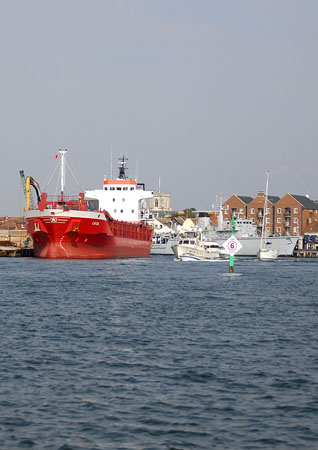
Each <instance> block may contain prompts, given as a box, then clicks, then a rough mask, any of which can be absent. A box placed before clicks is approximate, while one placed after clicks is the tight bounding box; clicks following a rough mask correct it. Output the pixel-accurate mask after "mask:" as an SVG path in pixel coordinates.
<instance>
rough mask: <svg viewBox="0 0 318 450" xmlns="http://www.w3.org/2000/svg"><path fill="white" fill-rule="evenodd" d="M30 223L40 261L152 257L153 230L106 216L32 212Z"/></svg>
mask: <svg viewBox="0 0 318 450" xmlns="http://www.w3.org/2000/svg"><path fill="white" fill-rule="evenodd" d="M26 222H27V230H28V233H29V234H30V235H31V237H32V240H33V245H34V256H35V257H38V258H52V259H70V258H71V259H106V258H142V257H147V256H149V253H150V248H151V242H152V232H153V230H152V229H151V228H150V227H149V226H147V225H145V224H141V223H133V222H121V221H116V220H113V219H112V218H111V217H110V216H109V215H108V214H107V213H105V212H101V211H94V212H91V211H78V212H74V211H61V212H59V211H56V210H55V211H47V210H46V211H38V210H37V211H29V212H28V213H27V214H26Z"/></svg>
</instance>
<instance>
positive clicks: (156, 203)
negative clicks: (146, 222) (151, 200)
mask: <svg viewBox="0 0 318 450" xmlns="http://www.w3.org/2000/svg"><path fill="white" fill-rule="evenodd" d="M158 206H159V201H158V199H157V198H156V200H155V208H158Z"/></svg>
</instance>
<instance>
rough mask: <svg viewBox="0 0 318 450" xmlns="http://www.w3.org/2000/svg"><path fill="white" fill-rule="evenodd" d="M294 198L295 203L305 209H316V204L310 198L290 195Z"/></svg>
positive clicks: (317, 204)
mask: <svg viewBox="0 0 318 450" xmlns="http://www.w3.org/2000/svg"><path fill="white" fill-rule="evenodd" d="M290 195H291V196H292V197H294V199H295V200H297V202H299V203H300V204H301V205H302V206H303V207H304V208H306V209H318V203H316V202H314V201H313V200H311V199H310V198H308V197H306V195H294V194H290Z"/></svg>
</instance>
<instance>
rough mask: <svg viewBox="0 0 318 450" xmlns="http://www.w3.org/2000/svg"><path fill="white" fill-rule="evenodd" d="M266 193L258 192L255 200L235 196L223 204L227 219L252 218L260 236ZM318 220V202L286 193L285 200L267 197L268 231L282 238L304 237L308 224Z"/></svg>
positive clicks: (283, 198) (224, 215)
mask: <svg viewBox="0 0 318 450" xmlns="http://www.w3.org/2000/svg"><path fill="white" fill-rule="evenodd" d="M264 202H265V194H264V191H259V192H258V193H257V197H255V198H254V199H253V198H252V197H248V196H241V195H236V194H233V195H232V197H230V198H229V199H228V200H227V201H226V202H225V203H224V204H223V217H224V220H231V218H232V216H234V217H235V218H236V219H238V218H240V219H249V220H252V222H253V223H254V224H255V225H256V226H257V231H258V233H259V234H260V233H261V229H262V221H263V216H264ZM315 221H318V202H316V201H313V200H311V199H310V198H308V197H306V196H305V195H292V194H286V195H284V196H283V197H282V198H279V197H277V196H274V195H269V196H268V201H267V214H266V223H265V227H266V232H267V233H269V234H276V235H282V236H296V235H304V231H305V229H306V227H308V225H310V224H311V223H313V222H315Z"/></svg>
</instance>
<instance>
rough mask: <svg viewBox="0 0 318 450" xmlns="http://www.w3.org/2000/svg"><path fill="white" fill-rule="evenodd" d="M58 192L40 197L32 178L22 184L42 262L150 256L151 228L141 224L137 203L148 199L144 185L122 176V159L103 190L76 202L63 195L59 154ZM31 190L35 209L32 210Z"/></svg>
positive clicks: (62, 154)
mask: <svg viewBox="0 0 318 450" xmlns="http://www.w3.org/2000/svg"><path fill="white" fill-rule="evenodd" d="M59 153H60V159H61V165H60V177H61V193H60V195H58V196H49V195H47V193H41V191H40V188H39V185H38V184H37V183H36V182H35V180H34V179H33V178H32V177H28V178H27V181H26V193H27V211H26V214H25V219H26V223H27V230H28V233H29V234H30V235H31V237H32V240H33V245H34V256H35V257H40V258H61V259H66V258H74V259H84V258H85V259H86V258H87V259H104V258H137V257H146V256H149V253H150V248H151V242H152V234H153V230H152V227H150V226H149V225H147V224H146V223H145V222H143V221H142V220H141V219H142V217H141V216H142V209H141V204H142V203H143V202H144V201H145V200H146V199H147V198H150V197H152V195H153V192H151V191H146V190H145V187H144V185H143V184H138V183H137V181H136V180H130V179H128V178H127V177H126V166H125V162H126V159H125V158H124V157H123V158H121V159H120V164H119V177H118V178H117V179H116V180H108V179H105V180H104V184H103V188H102V189H96V190H89V191H85V194H84V193H80V194H79V195H77V196H75V197H70V196H66V195H65V194H64V185H65V155H66V150H60V151H59ZM30 186H33V187H34V188H35V190H36V193H37V198H38V206H37V208H36V209H31V208H30V202H29V199H30Z"/></svg>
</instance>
